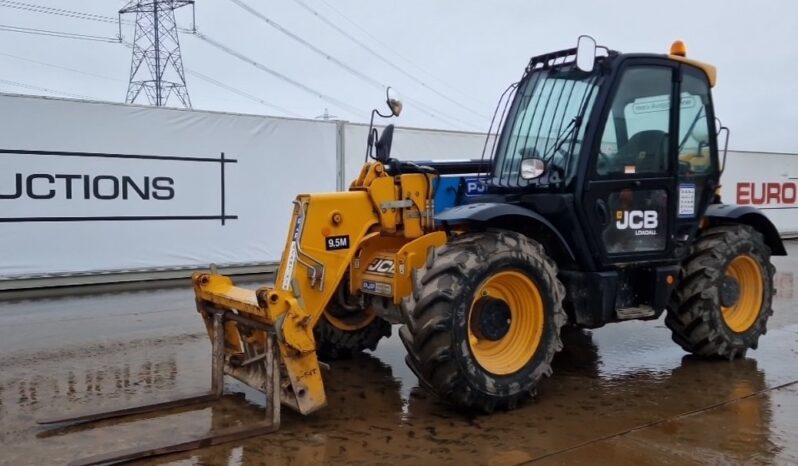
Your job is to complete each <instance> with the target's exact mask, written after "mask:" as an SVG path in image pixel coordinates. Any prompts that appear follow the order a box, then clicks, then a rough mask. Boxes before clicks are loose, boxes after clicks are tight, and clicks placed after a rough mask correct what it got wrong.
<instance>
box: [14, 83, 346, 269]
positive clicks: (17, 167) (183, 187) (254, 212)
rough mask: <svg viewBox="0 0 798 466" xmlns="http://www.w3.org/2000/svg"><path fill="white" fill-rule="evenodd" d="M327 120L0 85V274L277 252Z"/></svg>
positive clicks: (329, 163) (325, 166) (329, 151)
mask: <svg viewBox="0 0 798 466" xmlns="http://www.w3.org/2000/svg"><path fill="white" fill-rule="evenodd" d="M335 147H336V127H335V123H332V122H320V121H318V122H317V121H304V120H291V119H278V118H268V117H260V116H250V115H232V114H221V113H210V112H198V111H184V110H174V109H154V108H146V107H136V106H125V105H115V104H106V103H86V102H75V101H67V100H59V99H45V98H38V97H20V96H8V95H0V277H6V278H7V277H13V276H29V275H38V274H61V273H75V272H78V273H86V272H101V271H112V270H113V271H116V270H138V269H159V268H173V267H187V266H189V267H190V266H204V265H207V264H209V263H217V264H251V263H263V262H275V261H279V259H280V255H281V253H282V246H283V242H284V241H285V235H286V231H287V228H288V222H289V221H290V215H291V209H292V204H291V201H292V200H293V199H294V197H295V196H296V194H297V193H300V192H316V191H333V190H335V176H334V173H335V171H336V149H335Z"/></svg>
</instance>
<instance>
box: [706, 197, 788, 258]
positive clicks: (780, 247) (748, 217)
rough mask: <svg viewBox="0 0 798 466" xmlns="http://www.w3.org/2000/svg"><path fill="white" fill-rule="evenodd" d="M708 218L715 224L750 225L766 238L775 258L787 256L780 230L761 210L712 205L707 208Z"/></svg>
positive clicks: (732, 205)
mask: <svg viewBox="0 0 798 466" xmlns="http://www.w3.org/2000/svg"><path fill="white" fill-rule="evenodd" d="M705 216H706V218H707V219H708V220H709V221H711V222H712V221H715V222H724V221H725V222H729V221H731V222H734V223H742V224H744V225H750V226H751V227H753V228H754V229H756V230H757V231H758V232H760V233H762V236H764V237H765V243H766V244H767V245H768V247H770V252H771V254H773V255H774V256H786V255H787V250H786V249H785V248H784V243H783V242H782V241H781V236H780V235H779V230H777V229H776V226H775V225H773V222H771V221H770V219H768V218H767V217H766V216H765V214H763V213H762V211H761V210H759V209H757V208H756V207H752V206H740V205H734V204H710V206H709V207H708V208H707V213H706V215H705Z"/></svg>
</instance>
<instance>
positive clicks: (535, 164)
mask: <svg viewBox="0 0 798 466" xmlns="http://www.w3.org/2000/svg"><path fill="white" fill-rule="evenodd" d="M545 172H546V162H544V161H543V160H541V159H538V158H531V159H524V160H522V161H521V178H523V179H525V180H534V179H535V178H540V176H541V175H543V173H545Z"/></svg>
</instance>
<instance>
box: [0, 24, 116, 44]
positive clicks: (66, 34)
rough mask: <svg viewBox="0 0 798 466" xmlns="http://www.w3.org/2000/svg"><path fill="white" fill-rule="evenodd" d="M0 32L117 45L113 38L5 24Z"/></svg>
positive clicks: (0, 26)
mask: <svg viewBox="0 0 798 466" xmlns="http://www.w3.org/2000/svg"><path fill="white" fill-rule="evenodd" d="M0 31H6V32H18V33H22V34H33V35H39V36H49V37H58V38H62V39H79V40H90V41H95V42H110V43H119V39H116V38H113V37H103V36H91V35H87V34H76V33H74V32H63V31H52V30H49V29H36V28H24V27H17V26H8V25H5V24H0Z"/></svg>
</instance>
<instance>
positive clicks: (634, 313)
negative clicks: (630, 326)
mask: <svg viewBox="0 0 798 466" xmlns="http://www.w3.org/2000/svg"><path fill="white" fill-rule="evenodd" d="M615 313H616V314H617V315H618V319H620V320H630V319H642V318H645V317H651V316H653V315H654V314H656V313H657V311H655V310H654V308H653V307H651V306H645V305H643V306H637V307H625V308H621V309H618V310H617V311H615Z"/></svg>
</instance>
